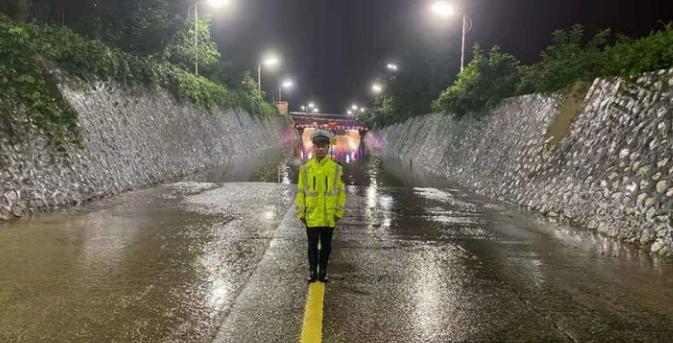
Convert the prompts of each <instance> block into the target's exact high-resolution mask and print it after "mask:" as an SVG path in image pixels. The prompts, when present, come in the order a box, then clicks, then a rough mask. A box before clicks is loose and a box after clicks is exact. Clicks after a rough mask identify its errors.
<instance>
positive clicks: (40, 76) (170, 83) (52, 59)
mask: <svg viewBox="0 0 673 343" xmlns="http://www.w3.org/2000/svg"><path fill="white" fill-rule="evenodd" d="M52 66H54V67H58V68H60V69H62V70H64V71H66V72H67V73H69V74H70V75H73V76H76V77H79V78H81V79H84V80H91V81H93V80H101V81H115V82H119V83H121V84H124V85H132V84H139V85H144V86H147V87H150V88H155V89H158V88H163V89H166V90H168V91H169V92H171V93H172V94H173V95H174V96H175V97H176V99H177V100H178V101H189V102H192V103H194V104H197V105H200V106H203V107H204V108H206V109H208V110H211V109H213V108H214V107H216V106H217V107H220V108H223V109H230V108H241V109H243V110H245V111H247V112H249V113H250V114H251V115H254V116H257V117H268V116H270V115H271V114H274V113H276V109H275V108H274V107H273V106H272V105H271V104H268V103H267V102H265V101H264V100H263V99H262V98H260V97H258V96H257V95H256V92H255V88H256V87H254V84H250V83H254V81H253V80H252V79H250V78H249V77H247V78H246V79H244V84H243V85H242V88H241V89H237V90H230V89H228V88H227V87H225V86H224V85H222V84H219V83H217V82H213V81H211V80H208V79H207V78H204V77H199V76H196V75H194V74H192V73H190V72H188V71H186V70H184V69H181V68H180V67H178V66H176V65H173V64H171V63H169V62H167V61H166V60H165V59H163V58H160V57H157V56H136V55H132V54H128V53H124V52H122V51H121V50H120V49H117V48H110V47H108V46H106V45H104V44H103V43H101V42H100V41H95V40H89V39H85V38H83V37H81V36H80V35H78V34H75V33H73V32H72V31H71V30H70V29H68V28H65V27H52V26H36V25H24V24H18V23H16V22H14V21H12V20H10V19H9V18H7V17H5V16H2V15H0V89H2V93H1V94H0V120H6V121H7V120H11V119H12V118H11V116H12V115H13V114H12V113H15V112H16V111H17V108H20V107H23V108H25V109H26V112H27V113H29V115H31V116H32V119H33V120H34V121H35V123H36V124H37V125H38V126H39V127H41V128H42V129H44V130H45V131H46V132H47V133H48V134H49V135H50V137H51V138H52V139H53V140H54V141H55V142H57V143H81V134H80V132H79V129H78V118H77V113H75V111H73V110H72V109H71V108H69V106H68V105H67V103H66V102H65V101H64V100H63V99H62V98H60V95H59V93H58V90H57V89H56V88H55V84H54V82H53V80H50V78H49V75H48V69H51V67H52Z"/></svg>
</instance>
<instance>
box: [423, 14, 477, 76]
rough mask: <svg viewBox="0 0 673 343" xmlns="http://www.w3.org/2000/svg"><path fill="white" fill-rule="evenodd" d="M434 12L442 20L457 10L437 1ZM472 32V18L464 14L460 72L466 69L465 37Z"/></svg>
mask: <svg viewBox="0 0 673 343" xmlns="http://www.w3.org/2000/svg"><path fill="white" fill-rule="evenodd" d="M430 9H431V10H432V12H433V13H434V14H435V15H437V16H438V17H441V18H448V17H451V16H453V15H454V14H455V13H456V9H455V8H454V7H453V6H451V4H449V3H448V2H446V1H437V2H435V3H434V4H432V7H431V8H430ZM470 31H472V18H470V17H468V16H467V15H466V14H465V13H463V35H462V38H461V46H460V71H463V69H464V68H465V35H467V34H468V33H469V32H470Z"/></svg>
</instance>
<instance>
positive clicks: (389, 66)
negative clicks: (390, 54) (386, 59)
mask: <svg viewBox="0 0 673 343" xmlns="http://www.w3.org/2000/svg"><path fill="white" fill-rule="evenodd" d="M386 68H387V69H388V70H390V71H398V70H399V67H398V66H397V64H395V63H388V64H386Z"/></svg>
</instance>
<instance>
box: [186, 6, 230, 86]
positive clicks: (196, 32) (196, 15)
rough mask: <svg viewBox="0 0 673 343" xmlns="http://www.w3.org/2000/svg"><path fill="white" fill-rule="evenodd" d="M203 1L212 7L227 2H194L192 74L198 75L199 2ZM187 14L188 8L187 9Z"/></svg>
mask: <svg viewBox="0 0 673 343" xmlns="http://www.w3.org/2000/svg"><path fill="white" fill-rule="evenodd" d="M202 2H205V3H208V5H210V7H213V8H220V7H223V6H226V5H228V4H229V2H230V1H229V0H202V1H197V2H195V3H194V6H192V7H193V8H194V74H196V75H197V76H198V75H199V4H200V3H202ZM190 10H191V7H190ZM187 12H188V13H187V16H189V10H188V11H187Z"/></svg>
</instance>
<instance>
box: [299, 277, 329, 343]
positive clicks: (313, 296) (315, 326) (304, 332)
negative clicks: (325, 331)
mask: <svg viewBox="0 0 673 343" xmlns="http://www.w3.org/2000/svg"><path fill="white" fill-rule="evenodd" d="M324 299H325V284H324V283H322V282H312V283H310V284H309V286H308V295H307V296H306V308H305V310H304V325H303V326H302V329H301V343H320V342H322V315H323V313H322V311H323V300H324Z"/></svg>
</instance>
